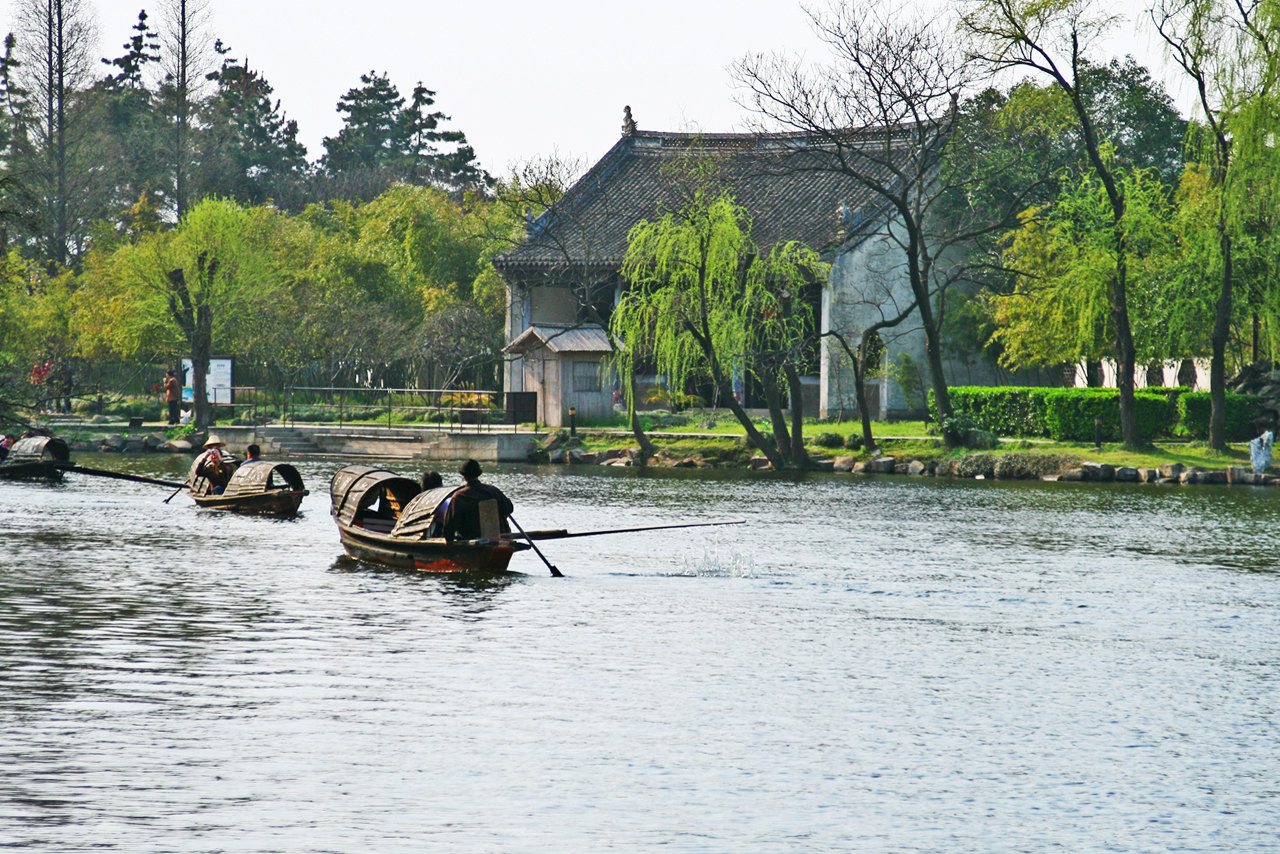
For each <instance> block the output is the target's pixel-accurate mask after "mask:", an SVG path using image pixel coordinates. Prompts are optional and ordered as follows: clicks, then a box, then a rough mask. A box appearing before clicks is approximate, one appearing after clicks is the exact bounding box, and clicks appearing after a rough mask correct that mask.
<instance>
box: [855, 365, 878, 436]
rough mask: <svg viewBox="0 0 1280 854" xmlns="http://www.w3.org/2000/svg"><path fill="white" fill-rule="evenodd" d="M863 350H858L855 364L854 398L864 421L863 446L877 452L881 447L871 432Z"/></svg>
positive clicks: (859, 414)
mask: <svg viewBox="0 0 1280 854" xmlns="http://www.w3.org/2000/svg"><path fill="white" fill-rule="evenodd" d="M862 349H863V348H861V347H859V348H858V356H857V357H855V359H854V364H853V396H854V399H855V400H856V401H857V402H858V417H859V418H860V419H861V420H862V446H863V447H864V448H866V450H868V451H875V450H876V449H877V448H878V447H879V446H878V445H876V438H875V436H874V434H872V432H871V409H870V408H869V407H868V406H867V380H866V372H865V370H864V369H863V366H862V355H863V354H862Z"/></svg>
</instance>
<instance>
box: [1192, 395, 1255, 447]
mask: <svg viewBox="0 0 1280 854" xmlns="http://www.w3.org/2000/svg"><path fill="white" fill-rule="evenodd" d="M1212 407H1213V403H1212V401H1211V400H1210V395H1209V392H1207V391H1192V392H1187V393H1186V394H1183V395H1181V396H1180V397H1179V398H1178V404H1177V408H1178V425H1179V427H1181V428H1182V430H1183V431H1184V432H1185V433H1186V434H1187V435H1189V436H1191V437H1193V438H1196V439H1208V438H1209V416H1210V414H1211V410H1212ZM1258 415H1259V410H1258V397H1257V396H1256V395H1252V394H1235V393H1234V392H1227V424H1226V432H1227V441H1228V442H1244V441H1248V440H1249V439H1252V438H1253V437H1254V421H1255V419H1257V417H1258Z"/></svg>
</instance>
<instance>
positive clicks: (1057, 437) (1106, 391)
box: [1044, 388, 1177, 442]
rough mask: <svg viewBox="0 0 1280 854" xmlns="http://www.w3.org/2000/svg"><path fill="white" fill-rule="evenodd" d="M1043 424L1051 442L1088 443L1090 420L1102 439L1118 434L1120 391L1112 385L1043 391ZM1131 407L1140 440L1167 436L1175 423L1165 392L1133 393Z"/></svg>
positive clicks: (1091, 434) (1091, 428)
mask: <svg viewBox="0 0 1280 854" xmlns="http://www.w3.org/2000/svg"><path fill="white" fill-rule="evenodd" d="M1044 399H1045V423H1046V424H1047V426H1048V428H1049V438H1051V439H1053V440H1054V441H1055V442H1092V441H1093V440H1094V436H1095V424H1094V419H1098V421H1099V422H1100V424H1101V427H1102V441H1104V442H1115V441H1117V440H1118V439H1119V437H1120V405H1119V400H1120V393H1119V391H1117V390H1116V389H1114V388H1065V389H1053V390H1051V391H1049V392H1048V393H1046V394H1045V398H1044ZM1134 408H1135V411H1136V414H1137V418H1138V431H1139V433H1140V434H1141V435H1142V437H1143V438H1144V439H1147V440H1151V439H1157V438H1161V437H1164V436H1168V435H1170V434H1171V433H1172V432H1173V429H1174V426H1175V424H1176V415H1177V409H1176V407H1175V406H1174V405H1173V401H1172V400H1171V399H1170V396H1169V395H1166V394H1153V393H1151V392H1144V391H1143V392H1137V393H1135V394H1134Z"/></svg>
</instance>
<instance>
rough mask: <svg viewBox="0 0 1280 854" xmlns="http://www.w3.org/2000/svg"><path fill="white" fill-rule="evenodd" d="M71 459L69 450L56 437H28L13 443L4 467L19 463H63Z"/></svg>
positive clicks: (62, 441)
mask: <svg viewBox="0 0 1280 854" xmlns="http://www.w3.org/2000/svg"><path fill="white" fill-rule="evenodd" d="M70 459H71V448H70V447H68V445H67V443H66V442H65V441H64V440H62V439H59V438H57V437H56V436H28V437H27V438H25V439H19V440H18V441H16V442H14V443H13V447H12V448H10V449H9V456H8V457H7V458H5V461H4V465H18V464H21V463H65V462H67V461H69V460H70Z"/></svg>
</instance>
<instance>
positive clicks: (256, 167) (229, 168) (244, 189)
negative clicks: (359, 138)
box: [195, 46, 308, 208]
mask: <svg viewBox="0 0 1280 854" xmlns="http://www.w3.org/2000/svg"><path fill="white" fill-rule="evenodd" d="M219 51H220V53H222V54H224V58H223V61H222V66H221V67H220V68H219V69H218V70H217V71H215V72H213V73H212V74H210V75H209V76H208V77H209V80H211V81H213V83H214V85H215V86H216V87H217V88H216V90H215V91H214V93H213V95H212V96H211V97H210V98H209V99H208V101H207V102H206V103H205V105H204V109H203V111H202V113H201V119H202V125H203V127H204V129H203V130H202V132H201V137H200V141H199V151H200V168H199V172H198V175H197V176H196V181H195V184H196V187H195V189H196V190H197V192H198V193H199V194H200V195H201V196H204V197H208V196H227V197H230V198H233V199H235V200H236V201H239V202H241V203H242V204H249V205H259V204H263V203H265V202H266V201H268V200H275V201H276V202H277V204H279V205H280V206H281V207H285V208H297V207H300V204H297V202H299V201H300V197H301V193H300V192H299V189H300V184H301V182H302V180H303V179H304V178H305V177H306V175H307V171H308V170H307V149H306V147H305V146H303V144H302V143H301V142H300V141H299V140H298V123H297V122H296V121H293V120H290V119H287V118H285V115H284V114H283V113H282V112H281V111H280V102H279V101H278V100H273V99H272V94H273V93H274V89H273V88H272V87H271V84H270V83H268V82H267V80H266V78H264V77H263V76H262V75H261V74H260V73H258V72H257V71H255V70H254V69H252V68H250V67H249V65H248V63H247V62H241V61H239V60H236V59H234V58H231V57H227V56H225V54H226V53H227V50H226V49H225V48H223V47H221V46H220V47H219Z"/></svg>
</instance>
